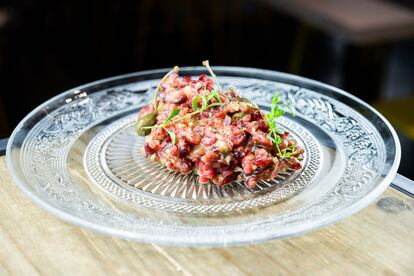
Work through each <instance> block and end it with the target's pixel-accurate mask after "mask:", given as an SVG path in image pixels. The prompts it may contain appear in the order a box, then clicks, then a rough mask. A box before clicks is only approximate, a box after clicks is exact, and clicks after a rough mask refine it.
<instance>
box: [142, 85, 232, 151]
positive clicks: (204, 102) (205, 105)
mask: <svg viewBox="0 0 414 276" xmlns="http://www.w3.org/2000/svg"><path fill="white" fill-rule="evenodd" d="M205 91H206V90H204V92H205ZM212 99H215V100H216V102H213V103H210V104H209V102H210V101H211V100H212ZM200 100H201V107H199V106H198V105H199V102H200ZM223 104H224V103H223V102H222V101H221V99H220V97H219V94H218V91H217V90H213V91H211V92H210V93H209V94H207V95H203V94H200V95H197V96H195V97H194V99H193V102H192V107H193V110H194V111H193V112H191V113H188V114H186V115H184V116H182V117H179V118H176V119H174V120H173V118H174V117H176V116H177V115H178V114H179V113H180V111H181V110H180V109H179V108H177V109H174V110H173V111H172V112H171V113H170V114H169V115H168V117H167V119H165V121H164V122H163V123H162V124H159V125H154V126H148V127H144V129H153V128H163V129H164V130H165V131H166V132H167V133H168V135H170V138H171V143H172V144H175V141H176V135H175V133H174V131H171V130H169V129H167V126H169V125H171V124H174V123H176V122H178V121H181V120H183V119H185V118H190V117H191V116H194V115H196V114H199V113H202V112H204V111H206V110H207V109H209V108H212V107H216V106H221V105H223Z"/></svg>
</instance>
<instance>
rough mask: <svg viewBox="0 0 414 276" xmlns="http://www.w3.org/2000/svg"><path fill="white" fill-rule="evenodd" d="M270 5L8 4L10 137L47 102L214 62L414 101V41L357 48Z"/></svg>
mask: <svg viewBox="0 0 414 276" xmlns="http://www.w3.org/2000/svg"><path fill="white" fill-rule="evenodd" d="M269 2H270V1H253V0H227V1H222V0H210V1H204V0H199V1H190V0H184V1H168V0H161V1H150V0H141V1H67V0H65V1H34V0H22V1H0V91H1V94H0V138H2V137H7V136H9V135H10V133H11V131H12V129H13V128H14V127H15V125H16V124H17V123H18V122H19V121H20V120H21V119H22V118H23V117H24V116H25V115H26V114H27V113H28V112H30V111H31V110H32V109H33V108H35V107H36V106H37V105H39V104H41V103H42V102H44V101H46V100H47V99H49V98H50V97H52V96H54V95H56V94H58V93H60V92H62V91H65V90H67V89H70V88H72V87H75V86H78V85H81V84H84V83H87V82H90V81H94V80H97V79H101V78H105V77H110V76H113V75H118V74H124V73H129V72H133V71H140V70H147V69H152V68H164V67H172V66H174V65H179V66H187V65H200V63H201V61H202V60H204V59H209V60H210V63H211V64H213V65H230V66H248V67H258V68H266V69H271V70H277V71H283V72H290V73H295V74H298V75H302V76H306V77H310V78H313V79H317V80H320V81H323V82H327V83H330V84H333V85H335V86H339V87H341V88H343V89H345V90H347V91H349V92H351V93H353V94H355V95H357V96H358V97H360V98H362V99H364V100H366V101H368V102H369V103H371V104H379V105H381V104H384V103H387V101H390V100H395V99H399V98H402V99H405V98H407V97H408V98H410V97H412V96H413V93H414V81H413V78H414V43H413V40H412V38H410V37H408V38H401V39H398V40H392V41H381V42H378V43H371V44H369V45H358V44H354V43H352V42H348V41H346V39H345V40H344V39H343V38H342V39H338V38H337V37H336V36H335V33H334V34H332V33H328V32H325V31H323V30H320V29H318V27H315V26H312V25H311V24H307V23H306V22H304V21H302V20H301V19H300V18H298V17H294V16H292V15H289V14H288V13H285V12H282V11H281V10H279V9H277V8H276V7H275V6H274V5H271V4H269ZM393 3H394V4H396V5H399V6H401V7H403V8H404V9H407V10H412V9H413V6H414V4H413V2H412V1H393ZM413 108H414V106H413ZM412 122H413V124H414V117H413V120H412ZM393 123H394V122H393ZM394 124H395V123H394ZM397 129H398V122H397ZM400 134H401V138H402V140H403V143H404V144H403V150H404V152H405V153H403V158H408V159H404V160H407V161H404V162H402V163H403V164H402V170H403V173H405V174H406V175H408V176H410V177H414V175H413V173H412V172H411V170H410V167H411V165H412V164H413V161H412V157H411V155H412V153H414V149H413V148H414V147H413V146H412V145H413V143H412V141H411V139H410V138H408V137H407V136H406V135H404V134H402V132H400ZM410 158H411V160H410Z"/></svg>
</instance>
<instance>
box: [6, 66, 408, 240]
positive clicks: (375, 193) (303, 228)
mask: <svg viewBox="0 0 414 276" xmlns="http://www.w3.org/2000/svg"><path fill="white" fill-rule="evenodd" d="M203 68H204V67H202V66H188V67H181V69H182V70H188V71H191V70H201V69H203ZM213 69H215V70H222V71H228V72H232V73H244V74H246V73H250V74H261V75H268V76H272V77H281V78H284V79H288V80H294V81H296V82H298V83H301V84H307V85H313V86H315V87H319V88H324V89H327V90H329V91H331V92H334V93H338V94H341V95H343V96H345V97H346V98H349V99H352V100H353V101H355V102H357V103H358V104H360V105H362V106H363V107H365V108H367V109H368V110H369V111H370V112H372V113H373V114H375V115H376V116H378V118H379V119H380V120H381V121H382V122H383V123H384V124H385V126H386V127H387V129H388V130H389V131H390V133H391V136H392V140H393V141H394V143H395V155H394V158H393V161H392V165H391V167H390V168H389V172H388V174H387V175H386V176H385V177H384V178H383V179H382V180H381V182H380V184H378V185H377V186H376V187H374V188H373V189H372V190H371V191H370V192H369V193H368V194H367V195H366V196H365V197H363V198H361V199H360V200H357V201H355V202H353V203H352V204H350V205H348V206H347V207H346V208H343V209H340V210H338V211H335V212H334V213H331V214H330V216H328V217H325V218H323V217H318V218H316V219H314V220H313V221H312V222H311V223H310V224H306V225H303V224H302V225H294V226H295V231H294V234H293V235H292V233H285V234H277V235H276V234H273V232H268V233H267V235H262V236H260V237H256V238H255V239H254V240H252V239H251V237H250V236H247V237H246V238H245V239H243V236H242V235H240V236H239V235H235V236H234V237H236V238H234V237H233V238H232V239H230V240H229V241H227V242H226V243H225V245H243V244H252V243H257V242H264V241H268V240H273V239H275V238H277V239H284V238H286V237H290V236H297V235H301V234H304V233H308V232H312V231H315V230H318V229H320V228H322V227H324V226H327V225H330V224H333V223H335V222H337V221H340V220H342V219H343V218H345V217H348V216H351V215H353V214H355V213H357V212H358V211H360V210H361V209H363V208H364V207H366V206H367V205H368V204H370V203H371V202H372V201H373V200H375V199H376V198H377V197H379V196H380V195H381V194H382V193H383V192H384V191H385V189H386V188H387V187H388V186H389V184H390V183H391V181H392V179H394V177H395V175H396V174H397V170H398V167H399V164H400V160H401V145H400V142H399V138H398V136H397V133H396V131H395V130H394V128H393V127H392V125H391V124H390V122H389V121H388V120H387V119H386V118H385V117H384V116H383V115H382V114H381V113H380V112H378V111H377V110H376V109H375V108H374V107H372V106H371V105H369V104H368V103H366V102H365V101H363V100H361V99H359V98H358V97H356V96H354V95H352V94H350V93H348V92H346V91H344V90H342V89H339V88H337V87H334V86H332V85H329V84H325V83H323V82H320V81H316V80H312V79H309V78H305V77H301V76H297V75H293V74H289V73H284V72H279V71H273V70H267V69H258V68H252V67H233V66H213ZM169 70H170V68H162V69H153V70H145V71H138V72H133V73H128V74H122V75H117V76H113V77H109V78H104V79H100V80H96V81H93V82H89V83H86V84H83V85H80V86H77V87H74V88H71V89H69V90H66V91H64V92H61V93H59V94H57V95H56V96H54V97H52V98H51V99H49V100H47V101H45V102H44V103H42V104H40V105H39V106H37V107H36V108H35V109H33V110H32V111H31V112H30V113H29V114H27V115H26V116H25V117H24V118H23V119H22V120H21V121H20V122H19V124H18V125H17V126H16V127H15V129H14V130H13V132H12V134H11V136H10V138H9V141H8V144H7V149H6V162H7V167H8V170H9V174H10V176H11V179H12V181H13V182H14V183H15V184H16V185H17V186H18V187H19V188H20V189H21V190H22V191H23V192H24V193H25V194H26V195H27V196H28V197H29V198H30V199H31V200H33V201H34V202H35V203H36V204H37V205H38V206H40V207H42V208H43V209H44V210H46V211H48V212H50V213H51V214H53V215H55V216H57V217H58V218H60V219H62V220H64V221H66V222H70V223H72V224H75V225H79V226H81V227H85V228H88V229H92V230H95V231H98V232H101V233H105V234H109V235H112V236H116V237H119V238H123V239H131V240H135V241H139V242H146V243H148V242H154V241H155V242H157V243H159V244H162V245H169V246H194V245H196V246H202V247H211V246H219V244H218V243H217V242H215V241H214V240H209V241H208V242H206V243H203V242H200V241H197V242H194V241H188V239H183V240H179V239H177V238H175V240H174V241H171V240H168V239H166V238H165V237H161V236H157V237H152V240H151V241H148V239H147V238H148V235H146V234H141V233H137V232H132V231H127V230H120V229H114V228H112V227H108V226H103V225H98V224H95V223H93V222H90V221H88V220H86V219H82V218H79V217H77V216H75V215H72V214H70V213H67V212H65V211H62V210H61V209H59V208H57V207H55V206H53V205H51V204H49V203H48V202H46V201H44V200H42V198H40V197H38V196H37V195H36V194H35V193H34V192H32V191H30V190H29V189H28V188H27V187H26V184H25V183H24V180H22V179H20V178H19V177H18V176H17V174H16V171H15V168H14V166H13V160H12V157H11V152H12V146H13V142H14V141H15V138H16V135H17V133H18V132H19V130H20V129H22V127H23V126H24V123H25V122H26V121H28V120H29V119H30V118H31V117H32V116H33V115H34V114H36V113H37V112H38V111H39V110H41V109H42V108H44V107H46V106H47V105H48V104H50V103H52V102H54V101H56V100H58V99H61V98H64V97H65V96H68V95H71V93H73V92H74V91H76V90H81V89H83V88H85V87H90V86H93V85H97V84H100V83H105V82H109V81H113V80H117V79H123V78H128V77H137V76H142V75H146V74H157V73H164V72H168V71H169ZM286 232H289V231H286Z"/></svg>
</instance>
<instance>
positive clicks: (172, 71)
mask: <svg viewBox="0 0 414 276" xmlns="http://www.w3.org/2000/svg"><path fill="white" fill-rule="evenodd" d="M179 71H180V68H179V67H178V66H174V68H173V69H172V70H171V71H169V72H168V73H167V74H165V76H164V77H163V78H162V79H161V81H160V82H159V83H158V85H157V88H156V89H155V92H154V95H153V98H152V104H153V106H154V111H155V112H157V102H158V101H157V97H158V93H159V92H160V90H161V85H162V83H163V82H164V81H165V80H166V79H167V78H168V76H170V75H171V74H172V73H178V72H179Z"/></svg>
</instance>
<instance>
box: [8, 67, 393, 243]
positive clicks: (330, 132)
mask: <svg viewBox="0 0 414 276" xmlns="http://www.w3.org/2000/svg"><path fill="white" fill-rule="evenodd" d="M167 71H168V70H167V69H162V70H153V71H146V72H140V73H133V74H129V75H123V76H119V77H114V78H110V79H105V80H101V81H97V82H93V83H90V84H86V85H83V86H81V87H77V88H74V89H72V90H69V91H66V92H64V93H62V94H60V95H58V96H56V97H54V98H53V99H51V100H49V101H48V102H46V103H44V104H42V105H41V106H39V107H38V108H36V109H35V110H34V111H32V112H31V113H30V114H29V115H28V116H27V117H26V118H24V119H23V121H22V122H21V123H20V124H19V125H18V126H17V128H16V129H15V130H14V132H13V134H12V136H11V138H10V140H9V144H8V148H7V162H8V166H9V170H10V172H11V175H12V177H13V179H14V181H15V182H16V184H17V185H18V186H19V187H20V188H21V189H22V190H23V191H25V192H26V193H27V194H28V195H29V196H30V197H31V198H32V199H33V200H34V201H35V202H37V203H38V204H39V205H40V206H42V207H44V208H45V209H46V210H48V211H50V212H52V213H53V214H55V215H57V216H58V217H60V218H62V219H64V220H67V221H69V222H72V223H75V224H79V225H81V226H84V227H88V228H91V229H94V230H97V231H101V232H104V233H107V234H110V235H116V236H119V237H122V238H128V239H134V240H137V241H140V242H153V243H159V244H168V245H179V246H181V245H185V246H219V245H228V244H242V243H254V242H259V241H265V240H269V239H277V238H285V237H288V236H291V235H298V234H302V233H305V232H308V231H311V230H315V229H318V228H320V227H323V226H325V225H328V224H331V223H334V222H336V221H338V220H340V219H342V218H344V217H346V216H349V215H351V214H353V213H355V212H357V211H358V210H360V209H361V208H363V207H365V206H366V205H368V204H369V203H370V202H372V201H373V200H374V199H375V198H376V197H378V196H379V195H380V194H381V193H382V192H383V191H384V190H385V188H386V187H387V186H388V185H389V183H390V182H391V180H392V179H393V177H394V176H395V174H396V171H397V168H398V165H399V161H400V145H399V141H398V138H397V136H396V134H395V131H394V130H393V128H392V127H391V125H390V124H389V123H388V122H387V121H386V120H385V119H384V118H383V117H382V116H381V115H380V114H379V113H378V112H377V111H375V110H374V109H373V108H372V107H370V106H369V105H367V104H366V103H364V102H362V101H361V100H359V99H357V98H355V97H353V96H351V95H350V94H348V93H346V92H344V91H341V90H339V89H337V88H334V87H331V86H328V85H325V84H322V83H319V82H316V81H312V80H308V79H305V78H301V77H297V76H293V75H289V74H283V73H278V72H273V71H267V70H259V69H250V68H236V67H215V68H214V71H215V72H216V74H217V75H218V76H219V77H218V79H219V81H220V83H221V85H222V86H224V87H228V86H232V87H235V88H236V89H237V90H238V91H239V92H240V93H241V94H242V95H243V96H244V97H247V98H250V99H252V101H254V102H255V103H257V104H258V105H259V107H260V108H262V109H263V110H268V109H269V103H270V102H271V98H272V96H273V95H274V94H275V92H276V91H279V93H281V95H282V98H283V99H284V100H285V101H287V102H289V103H291V104H292V105H294V106H295V108H296V116H295V117H292V116H285V117H284V118H282V119H281V120H280V122H279V123H280V125H281V126H282V128H284V129H286V130H288V131H289V132H290V133H291V134H292V136H294V137H295V138H296V139H297V141H298V142H299V143H300V144H302V146H303V147H304V148H305V151H306V154H305V159H304V161H303V169H302V170H301V171H299V172H293V171H288V172H286V173H285V174H282V175H280V176H279V177H278V178H276V179H274V180H272V181H262V182H260V183H259V185H258V186H257V187H256V188H254V189H247V188H245V187H244V186H243V185H242V184H240V183H232V184H231V185H227V186H224V187H216V186H214V185H201V184H199V183H197V179H196V177H195V176H194V175H188V176H183V175H181V174H179V173H174V172H170V171H168V170H166V169H165V168H163V167H162V166H160V165H158V164H157V163H153V162H151V161H149V160H148V159H145V158H144V156H143V154H142V145H143V139H142V138H140V137H137V136H136V135H135V133H134V120H135V117H136V114H137V111H138V110H139V109H140V108H141V107H143V106H144V105H146V104H147V103H148V102H149V101H150V99H151V95H152V93H153V90H154V89H155V87H156V85H157V84H158V82H159V81H160V79H161V78H162V76H163V75H164V74H165V73H166V72H167ZM204 72H205V71H204V68H202V67H187V68H182V69H181V74H188V75H192V76H197V75H199V74H200V73H204Z"/></svg>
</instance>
